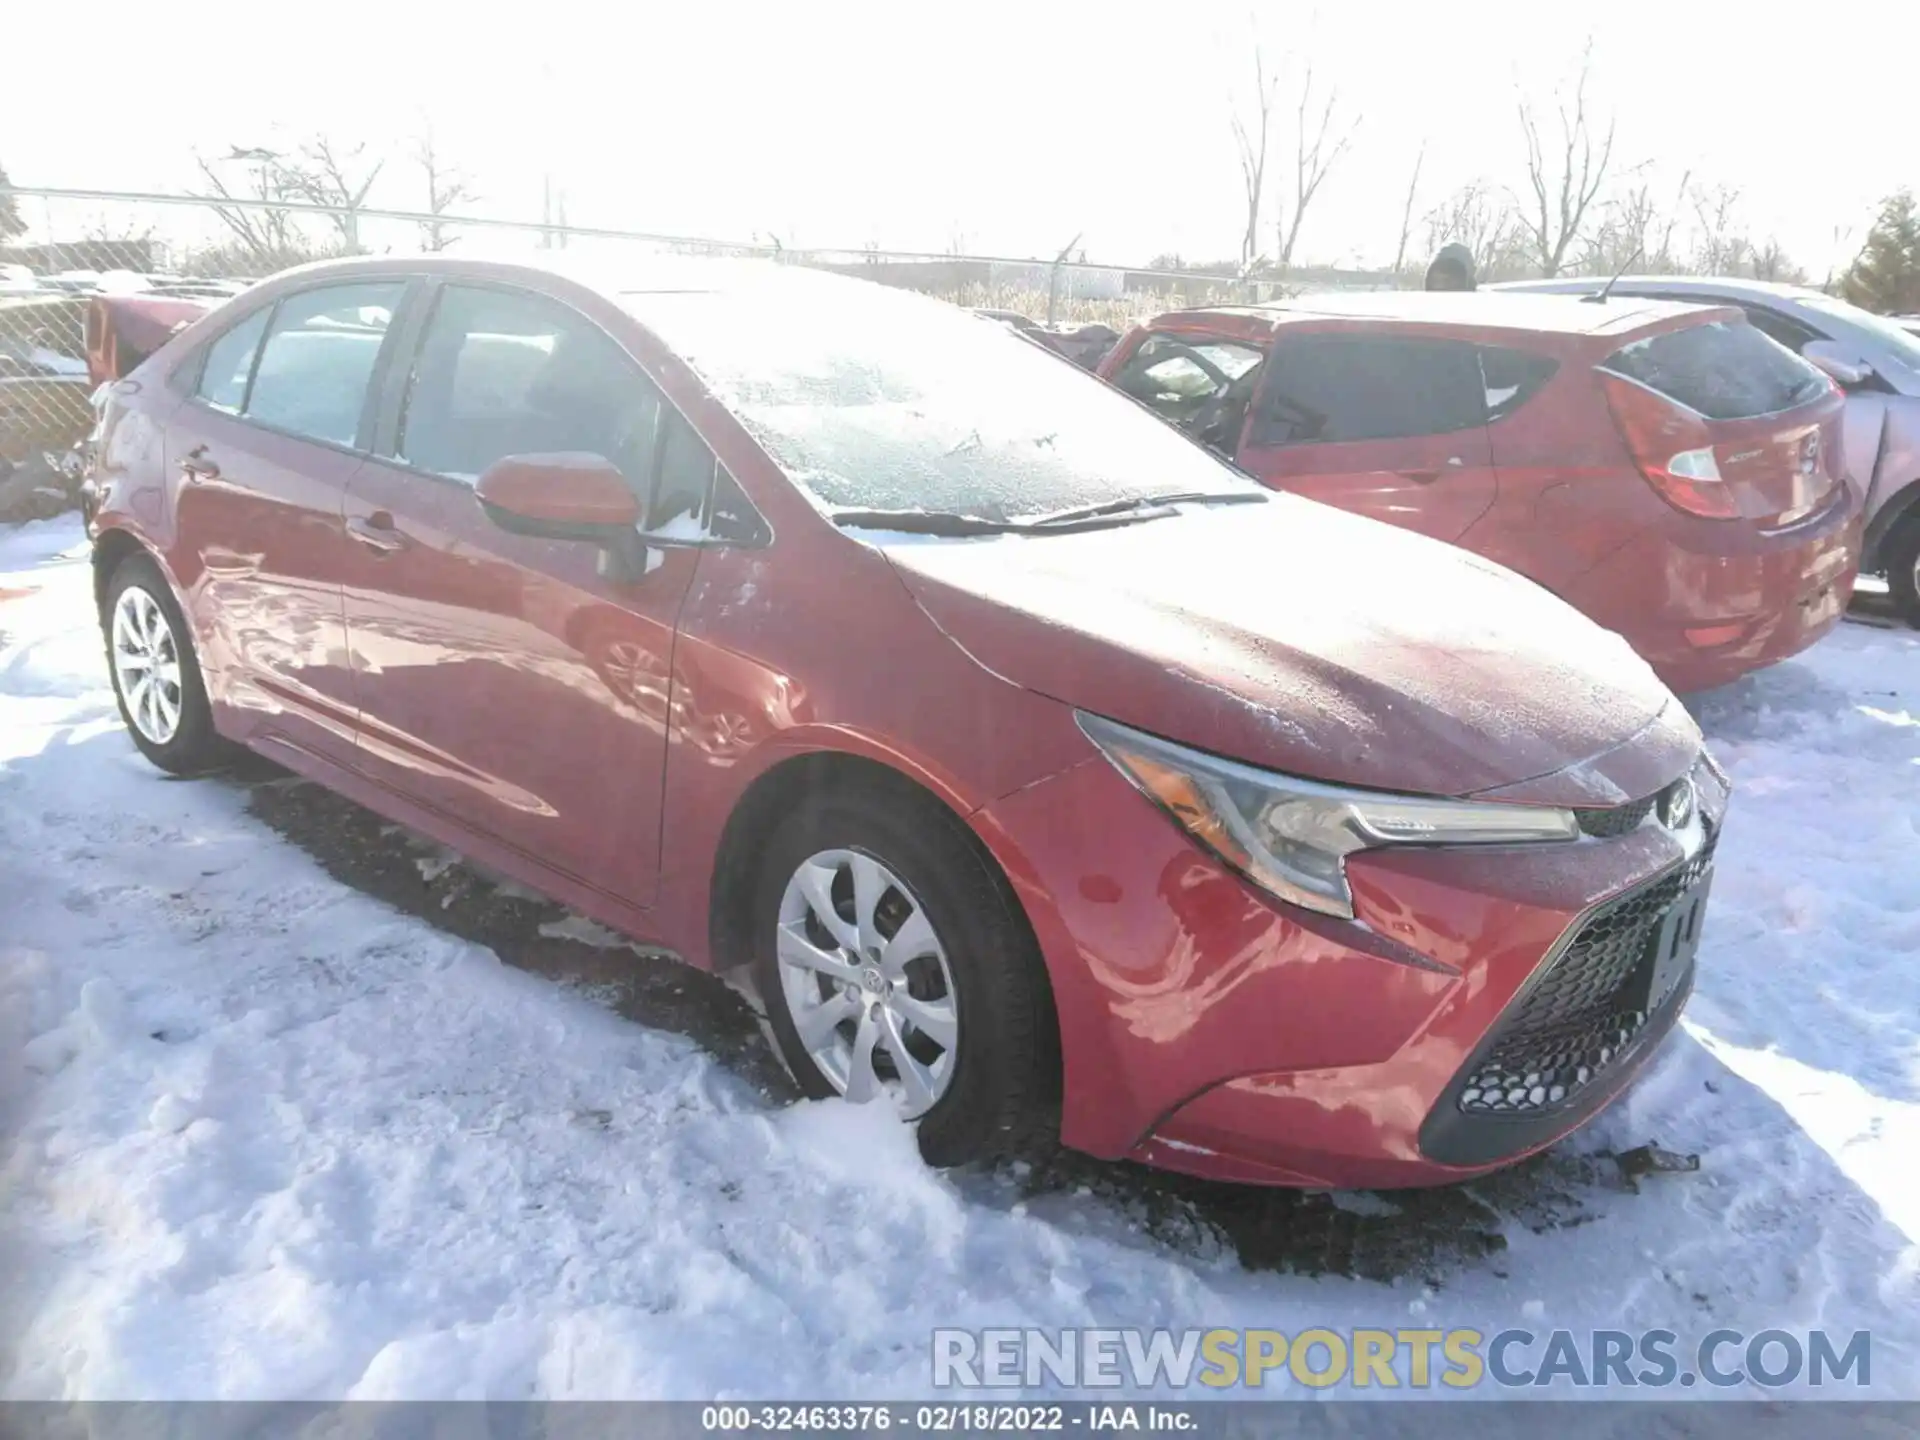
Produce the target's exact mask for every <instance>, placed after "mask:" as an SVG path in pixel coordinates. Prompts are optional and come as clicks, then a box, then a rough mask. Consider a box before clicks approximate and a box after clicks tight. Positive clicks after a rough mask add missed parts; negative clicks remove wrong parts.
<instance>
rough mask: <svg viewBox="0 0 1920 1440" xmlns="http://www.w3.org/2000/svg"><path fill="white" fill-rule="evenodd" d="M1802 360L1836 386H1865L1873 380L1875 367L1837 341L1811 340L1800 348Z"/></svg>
mask: <svg viewBox="0 0 1920 1440" xmlns="http://www.w3.org/2000/svg"><path fill="white" fill-rule="evenodd" d="M1800 358H1801V359H1803V360H1805V361H1806V362H1807V363H1808V364H1809V365H1812V366H1813V367H1814V368H1816V369H1818V370H1822V371H1825V372H1826V374H1827V375H1828V376H1830V377H1831V378H1832V380H1833V382H1834V383H1835V384H1836V385H1864V384H1866V382H1867V381H1869V380H1871V379H1872V378H1873V367H1872V366H1871V365H1869V364H1867V362H1866V361H1864V360H1862V359H1861V358H1860V357H1859V356H1858V355H1857V354H1855V353H1854V352H1852V351H1850V350H1848V349H1847V347H1846V346H1844V345H1842V344H1840V342H1839V341H1837V340H1809V341H1807V343H1806V344H1804V345H1802V346H1801V347H1800Z"/></svg>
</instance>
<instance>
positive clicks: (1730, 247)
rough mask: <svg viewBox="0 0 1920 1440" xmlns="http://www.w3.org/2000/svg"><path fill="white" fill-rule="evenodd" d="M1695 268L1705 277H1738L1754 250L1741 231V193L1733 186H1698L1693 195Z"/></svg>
mask: <svg viewBox="0 0 1920 1440" xmlns="http://www.w3.org/2000/svg"><path fill="white" fill-rule="evenodd" d="M1692 202H1693V219H1694V245H1693V268H1694V269H1695V270H1696V271H1698V272H1699V273H1700V274H1702V275H1737V274H1739V273H1740V269H1741V265H1742V263H1743V262H1744V261H1745V259H1746V255H1747V251H1748V249H1749V248H1750V247H1749V246H1748V244H1747V238H1746V235H1745V234H1744V233H1743V231H1742V230H1741V228H1740V192H1739V191H1738V190H1736V189H1734V188H1733V187H1732V186H1730V185H1696V186H1695V187H1694V188H1693V192H1692Z"/></svg>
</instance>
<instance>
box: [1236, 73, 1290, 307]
mask: <svg viewBox="0 0 1920 1440" xmlns="http://www.w3.org/2000/svg"><path fill="white" fill-rule="evenodd" d="M1279 95H1280V77H1279V76H1278V75H1271V74H1269V73H1268V72H1267V57H1266V52H1265V51H1264V50H1263V49H1262V48H1261V46H1260V45H1259V44H1258V42H1256V43H1255V44H1254V47H1253V114H1252V116H1251V117H1248V116H1244V115H1242V114H1241V111H1240V107H1239V106H1238V105H1236V106H1235V107H1234V109H1233V113H1232V115H1231V116H1230V117H1229V118H1230V119H1231V122H1232V125H1233V145H1234V150H1235V152H1236V153H1237V155H1238V157H1239V160H1240V185H1241V191H1242V194H1243V197H1244V199H1245V202H1246V207H1247V212H1246V214H1247V223H1246V227H1245V229H1243V230H1242V231H1241V236H1240V270H1241V273H1242V274H1243V275H1244V274H1250V273H1251V272H1252V271H1253V269H1254V267H1255V266H1256V265H1257V264H1258V263H1259V259H1260V211H1261V209H1262V207H1263V205H1264V203H1265V201H1266V198H1267V152H1268V151H1269V150H1270V149H1271V148H1272V144H1273V108H1274V104H1275V102H1276V101H1277V100H1278V99H1279Z"/></svg>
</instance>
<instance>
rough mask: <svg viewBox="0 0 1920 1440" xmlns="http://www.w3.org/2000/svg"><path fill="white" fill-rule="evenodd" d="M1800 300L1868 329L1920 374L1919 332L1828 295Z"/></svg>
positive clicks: (1808, 305) (1809, 306) (1811, 306)
mask: <svg viewBox="0 0 1920 1440" xmlns="http://www.w3.org/2000/svg"><path fill="white" fill-rule="evenodd" d="M1803 303H1804V304H1805V305H1806V306H1807V308H1808V309H1809V310H1824V311H1825V312H1826V313H1827V314H1829V315H1837V316H1839V317H1840V318H1841V319H1842V320H1845V321H1846V322H1847V323H1848V324H1849V325H1858V326H1859V327H1860V328H1861V329H1862V330H1866V331H1869V332H1871V333H1872V335H1873V338H1874V339H1876V340H1878V341H1879V342H1880V343H1881V344H1882V345H1884V346H1886V347H1887V349H1889V350H1891V351H1892V352H1893V353H1894V355H1895V356H1896V357H1897V358H1899V359H1900V360H1901V361H1902V362H1903V363H1904V364H1905V365H1906V366H1907V368H1908V369H1909V370H1912V371H1914V372H1915V373H1916V374H1920V336H1916V335H1915V334H1913V332H1912V331H1910V330H1905V329H1902V328H1901V327H1900V326H1899V325H1897V324H1895V323H1894V322H1893V321H1891V320H1889V319H1887V317H1886V316H1884V315H1876V314H1874V313H1873V312H1872V311H1871V310H1862V309H1861V308H1860V307H1859V306H1858V305H1850V304H1848V303H1847V302H1846V301H1845V300H1837V299H1835V298H1834V297H1833V296H1831V295H1809V296H1807V297H1806V299H1805V301H1804V302H1803Z"/></svg>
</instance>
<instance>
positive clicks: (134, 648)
mask: <svg viewBox="0 0 1920 1440" xmlns="http://www.w3.org/2000/svg"><path fill="white" fill-rule="evenodd" d="M100 631H101V636H102V638H103V639H104V640H105V642H106V649H107V674H108V676H109V677H110V678H111V680H112V681H113V695H114V699H115V700H116V701H118V702H119V705H120V719H121V721H122V722H123V723H124V724H125V725H126V727H127V734H128V735H129V736H131V737H132V739H133V743H134V744H135V745H136V746H138V747H139V750H140V753H141V754H142V755H145V756H146V757H147V759H149V760H151V761H152V762H153V763H154V764H155V765H157V766H159V767H160V768H161V769H162V770H165V771H167V772H168V773H169V774H172V775H198V774H202V773H204V772H205V771H208V770H213V769H216V768H218V767H220V766H221V765H224V764H227V763H228V762H230V761H231V760H232V758H233V755H234V749H233V747H232V746H231V745H229V744H228V742H227V741H225V740H223V739H222V738H221V737H220V735H219V734H218V732H216V731H215V730H214V728H213V709H212V707H211V706H210V705H209V704H208V703H207V688H206V684H205V682H204V681H203V680H202V679H201V675H200V662H199V660H198V658H197V657H196V655H195V654H194V649H193V641H192V638H191V636H192V632H191V631H190V630H189V629H188V626H187V622H186V617H185V616H183V615H182V614H181V613H180V606H179V605H178V603H176V602H175V600H174V598H173V587H172V586H171V585H169V584H168V583H167V580H166V577H165V576H164V575H162V574H161V573H160V567H159V566H158V565H156V564H155V563H154V562H153V559H152V558H151V557H150V556H147V555H129V556H128V557H127V558H126V559H125V560H122V561H121V562H120V564H119V565H118V566H116V567H115V568H114V572H113V575H112V578H111V579H109V580H108V581H107V597H106V604H105V606H104V607H103V608H102V609H101V612H100ZM142 661H144V662H145V663H144V664H142V663H141V662H142ZM143 677H146V678H147V679H148V683H147V684H145V685H143V684H141V683H140V682H141V680H142V678H143Z"/></svg>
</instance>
